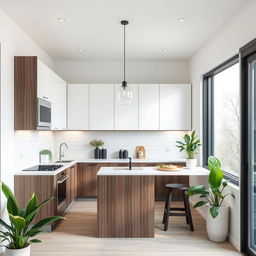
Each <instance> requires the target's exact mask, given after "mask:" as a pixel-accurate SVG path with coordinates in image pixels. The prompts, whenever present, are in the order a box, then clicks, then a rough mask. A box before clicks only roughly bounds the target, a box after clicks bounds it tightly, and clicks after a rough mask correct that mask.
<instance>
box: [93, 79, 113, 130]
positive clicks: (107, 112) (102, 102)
mask: <svg viewBox="0 0 256 256" xmlns="http://www.w3.org/2000/svg"><path fill="white" fill-rule="evenodd" d="M90 130H114V85H113V84H91V85H90Z"/></svg>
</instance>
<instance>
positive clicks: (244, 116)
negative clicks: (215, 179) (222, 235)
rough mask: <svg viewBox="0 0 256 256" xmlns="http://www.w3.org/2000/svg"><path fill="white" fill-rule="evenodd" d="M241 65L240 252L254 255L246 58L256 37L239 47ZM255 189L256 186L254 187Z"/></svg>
mask: <svg viewBox="0 0 256 256" xmlns="http://www.w3.org/2000/svg"><path fill="white" fill-rule="evenodd" d="M239 52H240V63H241V64H240V65H241V72H240V74H241V78H240V81H241V82H240V87H241V170H242V172H241V175H240V176H241V177H240V182H241V184H240V194H241V197H240V208H241V252H242V253H243V255H255V253H254V252H253V251H252V249H251V248H250V246H249V239H250V238H249V234H248V226H249V225H250V222H249V217H248V210H249V200H250V197H249V186H248V183H249V181H250V180H249V164H248V163H249V161H250V157H249V146H248V144H249V141H251V140H252V139H253V138H252V136H251V134H250V132H249V129H250V126H251V120H250V118H249V116H250V106H251V104H252V102H251V97H250V96H249V94H250V80H249V78H248V73H249V70H248V59H249V58H250V57H251V56H252V55H255V54H256V39H254V40H252V41H251V42H249V43H248V44H246V45H245V46H243V47H242V48H240V49H239ZM255 189H256V188H255Z"/></svg>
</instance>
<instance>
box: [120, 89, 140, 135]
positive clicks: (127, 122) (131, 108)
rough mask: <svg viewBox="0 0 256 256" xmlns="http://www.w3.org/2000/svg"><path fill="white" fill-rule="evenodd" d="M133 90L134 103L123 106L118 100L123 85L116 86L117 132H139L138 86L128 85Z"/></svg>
mask: <svg viewBox="0 0 256 256" xmlns="http://www.w3.org/2000/svg"><path fill="white" fill-rule="evenodd" d="M128 86H129V87H130V89H131V90H132V101H131V103H130V104H128V105H123V104H122V103H120V101H119V100H118V98H119V97H118V92H119V89H120V87H121V84H116V85H115V130H138V129H139V124H138V84H129V85H128Z"/></svg>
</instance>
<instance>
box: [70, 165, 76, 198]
mask: <svg viewBox="0 0 256 256" xmlns="http://www.w3.org/2000/svg"><path fill="white" fill-rule="evenodd" d="M69 169H70V193H69V194H70V203H71V202H73V201H74V200H75V199H76V196H77V168H76V165H74V166H72V167H70V168H69Z"/></svg>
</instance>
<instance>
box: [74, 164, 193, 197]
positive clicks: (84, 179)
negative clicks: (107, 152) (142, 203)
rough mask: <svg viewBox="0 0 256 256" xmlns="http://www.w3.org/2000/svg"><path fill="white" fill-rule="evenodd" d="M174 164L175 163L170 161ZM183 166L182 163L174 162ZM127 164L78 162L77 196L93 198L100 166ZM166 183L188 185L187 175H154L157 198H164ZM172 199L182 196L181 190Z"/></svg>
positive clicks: (95, 193)
mask: <svg viewBox="0 0 256 256" xmlns="http://www.w3.org/2000/svg"><path fill="white" fill-rule="evenodd" d="M159 164H160V163H134V166H157V165H159ZM172 164H175V163H172ZM175 165H178V166H184V164H180V163H178V164H175ZM123 166H128V164H127V163H100V164H98V163H97V164H95V163H78V170H77V196H78V197H87V198H95V197H97V195H98V192H97V172H98V171H99V169H100V168H101V167H123ZM168 183H182V184H185V185H187V186H188V185H189V177H188V176H171V177H170V176H169V177H166V176H158V177H155V198H156V199H157V200H165V197H166V195H167V192H168V191H167V189H166V188H165V184H168ZM173 197H174V200H175V199H179V198H181V197H182V192H179V191H177V192H176V191H175V192H174V193H173Z"/></svg>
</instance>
